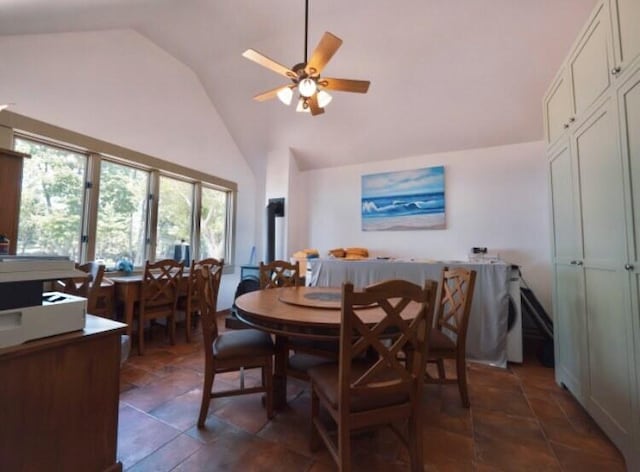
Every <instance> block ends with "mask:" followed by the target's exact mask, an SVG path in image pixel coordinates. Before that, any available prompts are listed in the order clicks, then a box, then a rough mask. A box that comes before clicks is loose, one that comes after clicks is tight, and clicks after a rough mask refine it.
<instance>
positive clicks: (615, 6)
mask: <svg viewBox="0 0 640 472" xmlns="http://www.w3.org/2000/svg"><path fill="white" fill-rule="evenodd" d="M610 1H611V27H612V31H613V39H614V41H613V46H614V50H615V64H614V66H613V68H612V70H611V71H612V72H613V73H614V75H618V74H621V73H622V72H623V71H624V70H625V69H626V67H627V66H628V65H629V64H630V63H631V62H632V61H633V60H634V59H635V58H636V57H638V55H640V2H639V1H638V0H610Z"/></svg>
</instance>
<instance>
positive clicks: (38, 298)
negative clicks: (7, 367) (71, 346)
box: [0, 256, 87, 348]
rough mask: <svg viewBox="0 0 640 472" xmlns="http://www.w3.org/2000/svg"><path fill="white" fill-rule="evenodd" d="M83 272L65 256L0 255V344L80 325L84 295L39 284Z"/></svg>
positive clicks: (74, 329)
mask: <svg viewBox="0 0 640 472" xmlns="http://www.w3.org/2000/svg"><path fill="white" fill-rule="evenodd" d="M86 276H87V274H86V273H84V272H82V271H79V270H77V269H76V268H75V264H74V262H73V261H70V260H69V259H68V258H61V257H20V256H2V257H0V348H3V347H7V346H13V345H16V344H21V343H23V342H25V341H30V340H32V339H38V338H44V337H47V336H53V335H55V334H61V333H67V332H70V331H76V330H81V329H84V324H85V317H86V313H87V299H86V298H82V297H77V296H74V295H70V294H66V293H60V292H43V285H44V282H45V281H48V280H57V279H69V278H74V279H75V278H78V277H86Z"/></svg>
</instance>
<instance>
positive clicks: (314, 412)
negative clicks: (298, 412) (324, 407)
mask: <svg viewBox="0 0 640 472" xmlns="http://www.w3.org/2000/svg"><path fill="white" fill-rule="evenodd" d="M319 414H320V399H319V398H318V394H317V393H316V391H315V389H314V388H313V385H311V435H310V436H309V449H310V450H311V452H315V451H317V450H318V449H319V448H320V435H319V434H318V430H317V429H316V425H315V423H314V421H315V420H316V419H317V418H318V415H319Z"/></svg>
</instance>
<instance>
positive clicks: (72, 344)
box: [0, 315, 126, 472]
mask: <svg viewBox="0 0 640 472" xmlns="http://www.w3.org/2000/svg"><path fill="white" fill-rule="evenodd" d="M125 328H126V326H125V325H124V324H122V323H117V322H114V321H111V320H108V319H105V318H99V317H96V316H92V315H87V320H86V324H85V329H84V330H82V331H74V332H71V333H66V334H61V335H58V336H51V337H48V338H43V339H38V340H34V341H30V342H27V343H24V344H20V345H17V346H11V347H7V348H3V349H0V470H3V471H4V470H7V471H9V470H10V471H12V472H15V471H27V470H29V471H31V470H47V471H76V470H77V471H81V470H82V471H120V470H122V464H121V463H119V462H117V459H116V450H117V435H118V397H119V389H120V387H119V385H120V335H121V334H123V333H124V332H125Z"/></svg>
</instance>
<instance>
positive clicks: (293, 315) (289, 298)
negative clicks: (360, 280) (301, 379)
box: [235, 287, 420, 409]
mask: <svg viewBox="0 0 640 472" xmlns="http://www.w3.org/2000/svg"><path fill="white" fill-rule="evenodd" d="M341 301H342V289H341V288H338V287H282V288H272V289H268V290H256V291H253V292H249V293H245V294H243V295H240V296H239V297H238V298H237V299H236V301H235V303H236V307H237V310H238V318H240V319H241V320H242V321H244V322H245V323H246V324H248V325H249V326H251V327H253V328H256V329H260V330H263V331H266V332H268V333H271V334H273V335H275V338H276V353H275V362H274V378H273V388H274V392H273V393H274V397H273V398H274V408H276V409H283V408H284V407H285V406H286V404H287V375H286V367H287V356H288V355H289V352H288V351H289V349H288V346H289V343H288V342H287V338H288V337H291V336H295V337H296V338H304V339H309V340H333V341H336V340H338V339H339V338H340V320H341V309H340V308H341ZM413 304H414V305H415V310H414V309H411V308H409V309H408V310H407V311H406V312H405V313H403V318H405V319H412V318H413V317H415V316H416V315H417V314H418V312H419V309H420V305H419V304H418V303H413ZM358 312H359V314H360V317H361V318H362V320H363V322H364V323H366V324H372V325H373V324H376V323H378V322H379V321H381V320H382V319H383V318H384V316H385V312H384V310H383V309H381V308H380V307H378V306H365V307H362V308H361V309H359V310H358Z"/></svg>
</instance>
